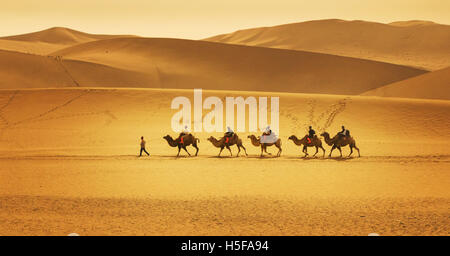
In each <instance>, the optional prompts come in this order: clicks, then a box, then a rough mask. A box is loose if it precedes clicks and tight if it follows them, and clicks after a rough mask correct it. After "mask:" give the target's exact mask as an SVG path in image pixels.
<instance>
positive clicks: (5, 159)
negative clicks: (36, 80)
mask: <svg viewBox="0 0 450 256" xmlns="http://www.w3.org/2000/svg"><path fill="white" fill-rule="evenodd" d="M176 96H186V97H189V98H191V99H192V97H193V96H192V90H181V89H176V90H175V89H174V90H171V89H113V88H60V89H15V90H1V91H0V128H1V129H0V166H1V168H0V206H1V207H0V222H1V223H2V225H0V234H1V235H66V234H69V233H73V232H75V233H78V234H80V235H123V234H126V235H367V234H369V233H373V232H375V233H379V234H381V235H448V234H449V226H450V225H449V224H450V219H449V207H448V206H449V203H450V191H449V190H448V187H449V185H450V173H449V172H448V170H449V167H450V157H449V156H450V149H449V148H450V147H449V144H450V119H449V118H448V116H449V114H450V103H449V102H448V101H446V100H420V99H400V98H379V97H367V96H343V95H317V94H296V93H269V92H238V91H211V90H210V91H204V97H207V96H217V97H219V98H224V97H225V96H244V97H247V96H255V97H256V96H269V97H270V96H279V97H280V111H281V112H280V126H281V128H280V138H281V139H282V143H283V153H282V156H281V157H279V158H276V157H271V156H266V157H264V158H259V149H258V148H256V147H253V146H252V145H251V144H250V143H249V140H248V139H247V135H248V133H242V134H239V135H240V137H241V138H243V141H244V146H246V147H247V151H248V153H249V156H248V157H244V156H241V157H239V158H237V157H229V156H228V155H227V154H226V153H227V152H224V154H223V156H224V157H222V158H218V157H216V156H217V154H218V149H217V148H215V147H213V146H212V145H211V144H210V143H209V142H208V141H207V140H206V138H207V137H209V136H210V135H211V134H208V133H196V136H197V137H199V138H200V144H199V147H200V152H199V156H198V157H186V155H185V154H183V157H180V158H178V159H176V158H175V157H174V156H175V155H176V149H175V148H170V147H169V146H168V145H167V143H166V142H165V141H164V140H163V139H162V137H163V136H164V135H166V134H170V135H172V136H175V135H176V134H175V133H174V132H172V131H171V130H170V118H171V116H172V115H173V114H174V113H175V112H176V110H171V109H170V102H171V100H172V99H173V98H174V97H176ZM310 124H312V125H313V126H314V127H315V128H316V130H317V131H318V132H321V131H324V130H326V131H329V132H330V133H332V134H334V133H335V132H337V131H338V130H339V128H340V126H341V125H342V124H344V125H346V127H347V128H349V129H350V130H351V133H352V135H353V136H354V138H355V139H356V141H357V145H358V147H359V148H360V149H361V155H362V156H361V157H360V158H357V157H354V158H345V157H344V158H338V157H337V156H338V155H337V152H335V155H334V156H333V157H332V158H322V157H318V158H302V156H303V154H301V153H300V148H299V147H297V146H295V145H294V144H293V143H292V142H291V141H288V140H287V138H288V137H289V136H290V135H292V134H295V135H297V136H302V135H304V134H305V133H306V128H307V126H308V125H310ZM213 135H214V136H220V134H219V133H215V134H213ZM140 136H145V138H146V140H147V144H148V147H147V149H148V151H149V152H150V154H151V156H150V157H142V158H138V157H137V154H138V149H139V137H140ZM325 148H326V150H327V153H328V152H329V149H330V147H329V146H325ZM189 150H190V151H191V152H193V150H192V148H190V149H189ZM309 151H310V152H311V149H310V150H309ZM233 152H234V154H235V153H236V149H235V148H233ZM269 152H272V153H274V152H275V150H274V149H273V148H270V149H269ZM344 154H348V148H346V149H344Z"/></svg>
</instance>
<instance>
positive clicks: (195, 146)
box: [192, 144, 198, 156]
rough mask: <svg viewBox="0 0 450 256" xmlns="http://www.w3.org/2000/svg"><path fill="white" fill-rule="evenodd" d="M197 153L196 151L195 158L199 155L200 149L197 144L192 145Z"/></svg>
mask: <svg viewBox="0 0 450 256" xmlns="http://www.w3.org/2000/svg"><path fill="white" fill-rule="evenodd" d="M192 146H193V147H194V148H195V149H196V150H197V151H195V156H197V155H198V147H197V144H195V145H192Z"/></svg>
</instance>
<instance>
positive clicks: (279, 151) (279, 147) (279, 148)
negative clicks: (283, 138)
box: [275, 145, 283, 156]
mask: <svg viewBox="0 0 450 256" xmlns="http://www.w3.org/2000/svg"><path fill="white" fill-rule="evenodd" d="M275 146H276V147H277V148H278V153H277V156H281V151H283V150H282V149H281V146H278V145H275Z"/></svg>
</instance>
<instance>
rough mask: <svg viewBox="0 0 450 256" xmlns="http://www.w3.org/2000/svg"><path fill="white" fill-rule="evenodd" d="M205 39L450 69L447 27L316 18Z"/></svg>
mask: <svg viewBox="0 0 450 256" xmlns="http://www.w3.org/2000/svg"><path fill="white" fill-rule="evenodd" d="M205 40H207V41H213V42H222V43H231V44H243V45H250V46H263V47H272V48H281V49H291V50H302V51H312V52H321V53H329V54H334V55H341V56H350V57H355V58H361V59H369V60H378V61H383V62H389V63H396V64H400V65H407V66H413V67H422V68H425V69H428V70H437V69H442V68H446V67H448V66H450V44H449V40H450V26H449V25H443V24H436V23H433V22H429V21H400V22H393V23H390V24H383V23H376V22H367V21H359V20H355V21H346V20H337V19H331V20H315V21H307V22H300V23H293V24H285V25H280V26H274V27H262V28H253V29H245V30H239V31H236V32H234V33H230V34H224V35H218V36H214V37H210V38H207V39H205Z"/></svg>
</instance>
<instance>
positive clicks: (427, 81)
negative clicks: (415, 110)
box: [362, 67, 450, 100]
mask: <svg viewBox="0 0 450 256" xmlns="http://www.w3.org/2000/svg"><path fill="white" fill-rule="evenodd" d="M362 95H375V96H387V97H404V98H424V99H444V100H450V67H449V68H445V69H441V70H437V71H433V72H430V73H426V74H423V75H420V76H417V77H413V78H410V79H406V80H403V81H400V82H396V83H393V84H390V85H386V86H383V87H380V88H377V89H373V90H370V91H368V92H365V93H363V94H362Z"/></svg>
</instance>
